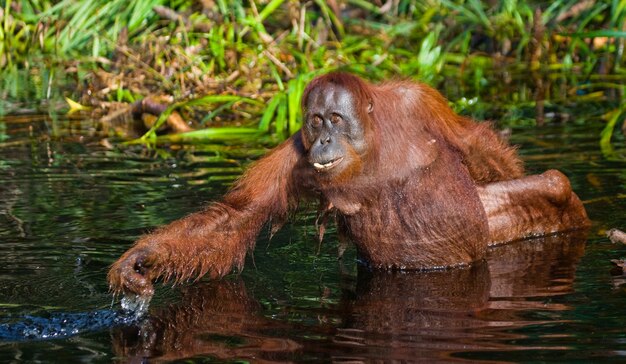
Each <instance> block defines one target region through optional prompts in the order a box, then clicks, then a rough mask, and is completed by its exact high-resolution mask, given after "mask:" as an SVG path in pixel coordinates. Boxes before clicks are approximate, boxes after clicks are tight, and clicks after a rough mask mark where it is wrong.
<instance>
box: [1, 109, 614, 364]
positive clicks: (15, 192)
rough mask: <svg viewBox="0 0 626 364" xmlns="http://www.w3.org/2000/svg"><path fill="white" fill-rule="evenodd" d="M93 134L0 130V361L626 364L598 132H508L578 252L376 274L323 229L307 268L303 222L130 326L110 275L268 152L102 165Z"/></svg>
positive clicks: (309, 251) (520, 251) (127, 159)
mask: <svg viewBox="0 0 626 364" xmlns="http://www.w3.org/2000/svg"><path fill="white" fill-rule="evenodd" d="M67 125H71V126H70V128H69V129H68V128H67V127H66V126H67ZM96 129H97V125H96V124H94V123H93V122H90V121H88V120H87V121H85V120H74V121H72V122H71V123H67V122H66V120H57V119H51V118H49V117H39V116H28V117H5V118H4V119H0V362H2V363H9V362H22V361H24V362H61V363H71V362H90V363H91V362H110V361H113V360H119V361H121V362H127V361H133V362H140V361H141V359H142V358H144V357H145V358H152V360H154V361H158V360H163V361H169V360H176V359H192V360H193V361H212V360H215V361H235V360H243V361H249V360H252V361H255V360H269V361H310V362H319V361H338V362H341V361H373V360H404V361H420V360H422V361H428V362H432V361H445V362H454V361H458V362H463V361H503V362H507V361H515V362H517V361H568V362H569V361H580V362H590V361H600V360H602V361H606V360H612V361H616V362H620V361H624V360H626V357H625V356H626V309H625V307H626V278H625V277H623V276H622V275H614V274H612V271H611V270H612V265H611V263H610V260H611V259H617V258H621V257H625V256H626V246H623V245H615V244H611V243H610V242H609V241H608V240H607V239H606V238H605V237H604V231H605V230H606V229H609V228H612V227H618V228H622V229H626V218H625V217H624V211H625V210H626V163H625V162H623V161H610V160H607V159H606V158H604V157H603V156H602V154H601V153H600V148H599V146H598V140H599V132H600V129H598V128H597V127H596V128H594V127H593V126H589V125H587V126H575V125H564V126H563V125H560V126H550V127H544V128H533V129H515V130H513V135H512V142H513V143H515V144H519V145H521V153H522V155H523V156H524V159H525V160H526V162H527V166H528V169H529V170H530V171H532V172H538V171H543V170H545V169H547V168H558V169H560V170H562V171H563V172H565V173H566V174H567V175H568V176H570V178H571V180H572V184H573V186H574V188H575V190H576V191H577V192H578V193H579V195H580V197H581V198H582V199H583V200H584V201H586V207H587V209H588V213H589V215H590V217H591V219H592V220H593V227H592V229H591V231H590V232H589V236H588V237H585V236H580V234H569V235H559V236H551V237H547V238H543V239H535V240H529V241H525V242H522V243H516V244H510V245H506V246H502V247H499V248H496V249H492V250H491V252H490V255H489V258H488V261H487V262H486V263H484V264H479V265H477V266H475V267H473V268H472V269H466V270H452V271H446V272H432V273H395V274H392V273H373V274H372V273H367V272H363V271H359V270H358V269H357V265H356V263H355V254H354V252H353V251H350V252H349V253H348V255H347V258H345V259H344V262H343V263H338V261H337V259H336V245H337V237H336V235H335V234H334V230H332V229H331V231H330V233H328V234H327V235H326V238H325V242H324V244H323V245H322V246H321V253H320V254H317V250H318V245H317V242H316V238H315V236H314V228H313V222H312V217H313V213H312V212H304V213H301V214H299V215H298V216H297V218H296V221H295V222H294V223H293V224H290V225H288V226H286V227H285V228H284V229H283V230H282V231H281V232H280V233H279V234H278V235H277V236H275V237H274V238H273V239H272V240H271V241H268V238H267V234H263V235H262V236H261V237H260V238H259V240H258V244H257V249H256V251H255V254H254V257H253V258H252V257H249V258H248V261H247V264H246V269H245V270H244V272H243V274H241V275H239V276H229V277H227V278H226V279H224V280H222V281H219V282H209V281H206V280H203V281H200V282H198V283H196V284H194V285H183V286H180V287H176V288H174V289H171V288H169V287H161V286H159V288H158V291H157V296H156V297H155V299H154V301H153V303H152V304H151V306H150V311H149V314H148V317H147V318H146V319H145V320H142V321H139V322H132V321H129V320H125V318H124V317H121V316H120V315H119V314H118V313H117V310H118V308H119V302H115V303H113V299H112V297H111V295H110V294H109V293H108V291H107V285H106V281H105V276H106V271H107V267H108V266H109V265H110V264H111V263H112V262H113V261H114V260H115V259H116V258H117V257H118V256H119V255H120V254H122V252H124V251H125V250H126V249H127V248H128V247H129V246H130V244H131V243H132V241H133V240H134V239H135V238H137V237H138V236H139V235H140V234H142V233H143V232H145V231H147V230H149V229H150V228H153V227H155V226H157V225H160V224H164V223H166V222H169V221H171V220H173V219H176V218H179V217H181V216H183V215H184V214H186V213H189V212H192V211H194V210H196V209H198V208H199V207H200V206H202V204H203V203H204V202H206V201H210V200H212V199H216V198H218V197H219V196H220V195H221V194H223V193H224V191H225V190H226V189H227V188H228V185H229V184H230V183H231V182H232V181H233V180H234V179H235V178H236V177H237V176H239V175H240V173H241V171H242V170H243V168H244V167H245V166H246V165H247V164H248V163H249V162H250V161H251V160H253V159H255V158H257V157H258V156H259V155H260V154H261V153H262V152H263V150H262V149H260V148H248V149H245V150H243V151H242V150H241V149H239V148H237V147H236V146H213V147H203V148H200V147H196V148H195V149H194V150H175V151H170V152H168V153H169V155H167V156H165V157H163V156H161V157H155V155H154V154H153V153H150V152H145V151H144V150H143V149H141V148H129V147H125V148H121V149H115V150H107V149H106V148H105V147H104V146H103V145H102V144H101V143H100V138H99V137H97V135H95V134H97V131H96ZM618 143H623V142H618ZM617 146H618V147H620V146H619V145H617ZM621 147H622V148H623V144H622V146H621ZM312 210H313V209H312Z"/></svg>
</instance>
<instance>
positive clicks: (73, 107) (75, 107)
mask: <svg viewBox="0 0 626 364" xmlns="http://www.w3.org/2000/svg"><path fill="white" fill-rule="evenodd" d="M65 102H67V104H68V105H69V107H70V110H69V111H68V112H67V113H68V114H72V113H75V112H77V111H83V110H89V109H91V108H90V107H89V106H84V105H81V104H79V103H78V102H76V101H74V100H72V99H70V98H69V97H65Z"/></svg>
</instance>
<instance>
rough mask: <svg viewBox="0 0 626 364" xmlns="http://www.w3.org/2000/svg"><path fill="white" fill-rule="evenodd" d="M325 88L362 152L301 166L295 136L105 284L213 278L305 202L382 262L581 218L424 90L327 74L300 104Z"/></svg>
mask: <svg viewBox="0 0 626 364" xmlns="http://www.w3.org/2000/svg"><path fill="white" fill-rule="evenodd" d="M329 85H335V86H336V85H339V86H340V87H343V88H344V89H345V90H347V91H348V92H350V93H351V94H352V95H353V98H354V100H355V101H354V102H355V103H356V105H355V107H356V108H357V109H358V110H359V120H360V122H361V123H362V126H363V128H364V131H365V135H366V140H367V147H368V148H367V151H366V152H365V153H361V154H358V153H356V152H355V151H354V150H352V149H351V147H350V145H349V138H348V141H347V142H346V141H345V140H344V141H343V142H344V143H347V145H346V148H347V154H346V160H347V161H349V165H347V166H346V168H345V170H343V171H342V173H341V174H338V175H336V176H332V177H329V175H326V174H324V173H317V172H315V170H314V169H313V168H312V167H311V165H310V164H309V163H308V162H307V150H308V149H309V148H310V141H307V140H306V139H305V138H303V136H302V133H301V132H298V133H296V134H295V135H293V136H292V137H291V138H290V139H288V140H287V141H285V142H284V143H283V144H281V145H280V146H278V147H276V148H275V149H274V150H273V151H272V152H270V153H269V154H268V155H267V156H265V157H264V158H262V159H260V160H259V161H258V162H256V163H255V164H254V165H253V166H251V167H250V169H249V170H248V171H247V172H246V173H245V174H244V175H243V176H242V177H241V179H240V180H239V181H238V182H237V183H236V185H235V186H234V187H233V189H232V190H231V191H230V192H229V193H228V194H227V195H225V196H224V199H223V200H222V201H221V202H217V203H214V204H212V205H210V206H208V207H207V208H206V209H205V210H204V211H201V212H198V213H195V214H192V215H189V216H187V217H185V218H183V219H181V220H178V221H175V222H173V223H171V224H170V225H167V226H165V227H162V228H160V229H157V230H156V231H155V232H153V233H151V234H148V235H146V236H143V237H142V238H140V239H139V241H138V242H137V243H136V245H135V246H134V247H133V248H131V249H130V250H129V251H128V252H126V253H125V254H124V255H123V256H122V257H121V258H120V259H119V260H118V261H117V262H116V263H115V264H114V265H113V266H112V268H111V270H110V272H109V277H108V278H109V283H110V285H111V288H112V289H113V290H114V291H117V292H120V291H125V292H134V293H138V294H144V295H147V294H151V293H152V289H153V288H152V284H151V282H152V281H153V280H154V279H156V278H158V277H162V278H164V279H165V280H171V279H175V280H186V279H190V278H195V277H200V276H203V275H210V276H211V277H213V278H218V277H221V276H223V275H225V274H228V273H229V272H230V271H231V269H232V268H233V267H236V268H241V267H242V265H243V263H244V258H245V255H246V252H247V251H249V250H252V249H253V248H254V245H255V240H256V237H257V235H258V233H259V231H260V230H261V228H262V227H263V226H264V225H265V224H266V223H268V222H269V223H271V224H272V225H273V226H277V227H280V226H282V223H283V222H284V221H285V219H286V218H287V216H288V213H289V212H290V211H293V210H294V209H295V208H296V207H297V206H298V203H299V201H300V200H301V199H304V198H314V199H316V200H319V201H322V203H323V204H324V206H323V208H322V210H326V209H327V208H332V209H334V210H336V212H337V221H338V224H339V226H338V227H339V231H340V232H341V234H342V237H341V238H342V240H344V238H346V237H347V238H349V239H350V240H351V241H352V242H353V243H355V244H356V246H357V249H358V252H359V254H360V255H361V257H363V258H364V259H365V260H367V261H368V262H369V263H370V264H371V265H372V266H373V267H377V268H385V269H430V268H438V267H450V266H457V265H466V264H469V263H471V262H474V261H477V260H479V259H482V258H483V257H484V255H485V251H486V248H487V244H488V243H489V242H490V241H494V240H498V241H500V240H506V241H509V240H514V239H519V238H523V237H525V236H533V235H538V234H544V233H549V232H554V231H562V230H568V229H575V228H580V227H585V226H587V225H588V220H587V216H586V214H585V211H584V208H583V207H582V205H581V204H580V201H579V200H578V197H576V195H575V194H573V192H572V191H571V187H570V186H569V182H568V181H567V178H566V177H565V176H563V175H562V174H560V173H559V172H556V171H553V172H554V173H551V174H546V175H545V176H544V175H539V176H531V177H523V173H524V172H523V166H522V162H521V160H520V159H519V157H518V156H517V154H516V151H515V148H512V147H511V146H509V145H507V144H506V143H505V142H504V141H503V140H501V139H500V138H499V136H498V135H497V133H496V132H495V131H494V130H493V129H492V128H491V126H490V125H489V124H488V123H477V122H474V121H473V120H470V119H468V118H465V117H462V116H459V115H456V114H455V113H454V112H453V111H452V110H451V109H450V108H449V106H448V105H447V102H446V100H445V99H444V98H443V96H441V94H439V93H438V92H437V91H436V90H434V89H432V88H431V87H429V86H426V85H424V84H420V83H415V82H411V81H395V82H388V83H383V84H381V85H378V86H377V85H372V84H369V83H367V82H365V81H363V80H361V79H360V78H358V77H356V76H353V75H350V74H345V73H332V74H328V75H324V76H321V77H318V78H316V79H315V80H313V81H312V82H311V83H310V84H309V86H308V87H307V89H306V90H305V92H304V96H303V107H304V108H306V106H307V97H308V95H309V94H310V93H311V91H312V90H313V89H315V88H322V89H323V88H324V87H328V86H329ZM344 163H347V162H345V161H344ZM555 173H556V174H555ZM555 176H556V177H555ZM560 176H562V178H561V177H560ZM563 178H564V180H563ZM556 185H558V186H556ZM551 186H552V187H551ZM554 186H556V187H554ZM557 187H558V188H557ZM529 192H530V193H529ZM558 196H561V197H558Z"/></svg>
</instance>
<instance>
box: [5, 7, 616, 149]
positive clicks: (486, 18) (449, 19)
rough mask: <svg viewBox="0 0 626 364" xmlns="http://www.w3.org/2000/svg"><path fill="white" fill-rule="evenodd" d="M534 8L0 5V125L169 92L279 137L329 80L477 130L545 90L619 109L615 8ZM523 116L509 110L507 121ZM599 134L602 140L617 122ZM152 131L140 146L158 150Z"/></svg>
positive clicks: (200, 114)
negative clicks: (413, 103) (415, 91)
mask: <svg viewBox="0 0 626 364" xmlns="http://www.w3.org/2000/svg"><path fill="white" fill-rule="evenodd" d="M540 4H541V5H540V6H539V5H537V3H536V2H531V1H527V0H517V1H515V0H503V1H499V2H497V3H496V5H494V6H489V5H488V3H486V2H482V1H478V0H465V1H461V0H425V1H416V0H400V1H398V2H395V3H394V5H393V6H391V7H390V8H381V7H377V6H375V5H374V3H372V2H367V1H361V0H348V1H347V2H346V8H345V9H344V13H340V14H335V13H334V11H333V9H331V8H330V7H329V6H328V5H327V2H325V1H321V0H314V1H312V2H306V3H305V2H293V1H284V0H257V1H243V0H216V1H215V6H214V7H212V8H206V9H204V8H202V5H201V4H200V3H198V2H193V1H182V0H179V1H166V0H138V1H132V2H128V1H120V0H112V1H106V0H93V1H77V0H62V1H44V0H30V1H25V0H22V1H15V0H11V1H0V8H1V9H2V10H1V13H0V77H1V78H2V81H1V82H0V86H1V87H2V88H1V89H0V97H1V98H3V99H7V100H9V101H8V102H9V103H8V105H9V106H7V102H5V103H4V106H3V105H0V113H6V112H11V110H14V109H15V107H13V108H12V106H11V105H13V104H11V103H15V105H18V104H20V103H24V102H28V101H30V100H46V99H49V98H54V97H60V96H68V97H70V98H71V99H73V100H77V101H78V102H80V103H81V104H87V105H92V106H98V104H99V103H100V102H104V101H117V102H127V103H132V102H134V101H136V100H138V99H141V98H142V97H144V96H147V95H155V94H166V95H170V96H172V97H173V98H174V100H175V101H174V102H173V103H172V107H171V108H170V109H171V110H174V109H176V110H177V111H179V112H180V113H182V115H183V116H184V118H185V120H189V121H191V122H192V124H193V126H194V127H195V128H197V129H205V128H216V127H220V126H233V125H236V126H239V127H241V128H245V129H242V130H248V129H256V130H259V131H260V132H261V133H264V134H268V133H269V134H272V135H274V136H276V137H277V138H278V139H282V138H285V137H286V136H288V135H289V134H291V133H293V132H295V131H296V130H297V129H298V128H299V127H300V110H299V99H300V96H301V94H302V91H303V89H304V86H305V85H306V83H307V82H308V81H309V80H310V79H311V78H313V77H314V76H315V75H317V74H319V73H323V72H328V71H330V70H335V69H346V70H350V71H352V72H356V73H358V74H361V75H363V76H365V77H366V78H368V79H371V80H374V81H375V80H381V79H386V78H389V77H408V78H413V79H419V80H422V81H424V82H427V83H430V84H432V85H434V86H436V87H437V88H439V89H441V90H442V91H443V92H444V93H445V94H446V95H448V96H449V97H450V98H451V99H452V100H459V101H458V102H456V104H454V105H453V106H454V107H455V108H456V109H457V110H458V111H460V112H464V113H469V114H472V115H475V116H476V117H483V116H489V115H484V114H485V112H487V113H488V111H485V110H486V108H485V107H483V106H484V105H494V104H496V105H498V107H500V108H512V109H514V110H517V109H519V108H528V107H531V108H532V107H533V106H534V105H535V103H536V102H537V101H536V100H537V97H536V93H537V92H538V91H537V87H536V85H537V84H538V82H540V81H541V82H542V83H543V85H544V86H543V87H544V88H545V90H543V93H544V94H545V95H544V97H543V98H544V99H542V100H541V102H545V103H547V104H548V105H554V104H559V103H565V102H588V100H590V99H593V101H594V102H597V101H601V102H607V103H609V104H612V105H613V110H618V109H619V104H620V101H621V99H619V96H618V98H617V99H616V98H615V97H616V96H615V95H621V94H623V92H624V91H625V90H624V86H622V85H623V84H624V83H625V82H624V81H625V78H626V74H625V72H624V54H623V50H624V42H625V41H626V39H625V38H626V29H624V27H623V24H624V21H625V20H626V19H625V16H626V0H604V1H595V2H584V1H583V2H581V1H579V0H559V1H553V2H545V3H540ZM347 14H349V15H350V16H345V15H347ZM72 84H74V85H76V87H71V86H70V87H65V86H66V85H72ZM24 89H27V90H28V91H24ZM33 90H34V91H33ZM598 91H602V94H601V95H600V100H599V99H598V94H597V92H598ZM590 95H591V96H590ZM463 100H465V101H463ZM467 100H474V101H473V102H472V103H468V102H466V101H467ZM0 104H1V103H0ZM481 105H482V106H481ZM171 110H170V111H171ZM616 112H617V111H616ZM519 114H520V112H518V111H511V112H508V113H507V112H505V113H504V115H505V118H504V122H511V123H515V122H516V120H515V119H514V118H515V117H516V116H515V115H519ZM619 114H620V115H622V113H621V112H620V113H619ZM506 115H510V119H507V118H506ZM164 120H165V119H164V118H163V117H162V118H161V120H160V122H163V121H164ZM525 120H528V119H525ZM608 120H609V121H607V127H609V126H611V125H612V126H611V127H610V128H609V129H610V130H613V129H614V128H615V124H618V123H619V122H621V119H619V117H618V120H617V121H615V122H614V123H613V124H611V121H610V120H612V119H608ZM158 130H159V129H157V128H153V129H152V130H151V131H150V132H148V134H146V136H144V139H143V140H149V141H153V142H154V141H159V140H165V139H158V138H157V133H160V132H157V131H158ZM212 133H213V132H211V133H207V134H206V138H214V137H215V134H212ZM229 133H230V131H229V132H228V133H227V132H224V134H225V135H227V134H229ZM607 133H608V132H607ZM200 135H202V133H198V134H197V136H194V137H193V138H192V139H193V140H194V141H197V140H201V139H202V137H201V136H200ZM605 139H606V137H605ZM181 140H182V139H181ZM190 140H191V139H190ZM609 140H610V139H609Z"/></svg>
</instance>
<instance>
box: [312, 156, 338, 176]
mask: <svg viewBox="0 0 626 364" xmlns="http://www.w3.org/2000/svg"><path fill="white" fill-rule="evenodd" d="M341 161H343V157H339V158H337V159H333V160H331V161H330V162H327V163H324V164H322V163H318V162H315V163H313V168H315V170H316V171H318V172H322V171H327V170H329V169H331V168H333V167H335V166H337V165H338V164H339V163H341Z"/></svg>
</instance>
